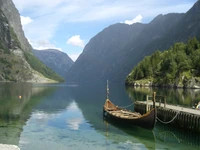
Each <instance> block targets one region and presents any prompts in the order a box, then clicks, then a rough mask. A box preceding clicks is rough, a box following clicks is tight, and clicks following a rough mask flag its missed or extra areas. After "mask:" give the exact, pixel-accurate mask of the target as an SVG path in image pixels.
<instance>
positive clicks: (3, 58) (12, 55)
mask: <svg viewBox="0 0 200 150" xmlns="http://www.w3.org/2000/svg"><path fill="white" fill-rule="evenodd" d="M52 79H53V80H52ZM0 81H15V82H55V81H62V78H61V77H59V76H58V75H56V74H55V72H53V71H52V70H51V69H49V68H47V67H46V66H45V65H44V64H42V63H41V62H40V61H39V60H38V59H37V58H35V56H34V55H33V54H32V47H31V46H30V44H29V43H28V41H27V39H26V38H25V36H24V32H23V30H22V25H21V22H20V15H19V12H18V11H17V9H16V8H15V6H14V4H13V2H12V1H11V0H6V1H5V0H0Z"/></svg>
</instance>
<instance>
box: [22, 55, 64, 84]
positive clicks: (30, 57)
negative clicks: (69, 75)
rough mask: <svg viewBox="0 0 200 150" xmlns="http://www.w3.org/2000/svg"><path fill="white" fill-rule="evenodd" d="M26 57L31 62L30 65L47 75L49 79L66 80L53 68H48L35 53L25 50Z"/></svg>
mask: <svg viewBox="0 0 200 150" xmlns="http://www.w3.org/2000/svg"><path fill="white" fill-rule="evenodd" d="M24 55H25V58H26V60H27V62H28V63H29V64H30V66H31V67H32V68H33V69H34V70H36V71H38V72H40V73H41V74H43V75H44V76H45V77H47V78H49V79H53V80H55V81H59V82H64V79H63V78H62V77H60V76H59V75H57V74H56V73H55V72H54V71H53V70H51V69H50V68H48V67H47V66H46V65H44V64H43V63H42V62H41V61H40V60H39V59H37V58H36V57H35V56H34V55H33V54H31V53H27V52H24Z"/></svg>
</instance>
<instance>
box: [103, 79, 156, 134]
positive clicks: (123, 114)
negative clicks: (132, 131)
mask: <svg viewBox="0 0 200 150" xmlns="http://www.w3.org/2000/svg"><path fill="white" fill-rule="evenodd" d="M108 93H109V89H108V83H107V99H106V101H105V104H104V106H103V115H104V117H108V118H110V119H113V120H114V121H116V122H117V123H120V124H124V125H131V126H132V125H136V126H140V127H143V128H146V129H150V130H152V129H153V128H154V125H155V122H156V108H155V92H154V98H153V99H154V100H153V102H154V105H153V108H152V109H151V110H150V111H148V112H147V113H145V114H140V113H138V112H133V111H129V110H126V109H123V108H120V107H118V106H116V105H115V104H113V103H112V102H111V101H110V100H109V98H108Z"/></svg>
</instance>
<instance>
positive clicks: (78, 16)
mask: <svg viewBox="0 0 200 150" xmlns="http://www.w3.org/2000/svg"><path fill="white" fill-rule="evenodd" d="M196 1H197V0H13V2H14V4H15V6H16V8H17V9H18V10H19V13H20V15H21V22H22V25H23V30H24V32H25V36H26V38H27V39H28V40H29V42H30V44H31V45H32V47H33V48H35V49H48V48H54V49H58V50H61V51H63V52H65V53H67V54H68V55H69V56H70V57H71V58H72V59H73V60H74V61H75V60H76V59H77V57H78V56H79V55H80V53H81V52H82V51H83V49H84V46H85V45H86V44H87V43H88V42H89V40H90V39H91V38H92V37H93V36H95V35H96V34H97V33H99V32H100V31H102V30H103V29H104V28H106V27H108V26H109V25H111V24H115V23H126V24H132V23H135V22H141V23H149V22H150V21H151V20H152V19H153V18H155V17H156V16H157V15H159V14H167V13H173V12H176V13H183V12H186V11H188V10H189V9H190V8H191V7H192V6H193V4H194V3H195V2H196Z"/></svg>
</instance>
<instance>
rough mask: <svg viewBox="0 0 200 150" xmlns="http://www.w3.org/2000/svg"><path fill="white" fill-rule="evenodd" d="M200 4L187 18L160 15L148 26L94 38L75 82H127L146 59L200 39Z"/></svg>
mask: <svg viewBox="0 0 200 150" xmlns="http://www.w3.org/2000/svg"><path fill="white" fill-rule="evenodd" d="M199 5H200V1H197V2H196V4H195V5H194V6H193V7H192V8H191V9H190V10H189V11H188V12H187V13H185V14H183V13H182V14H177V13H171V14H167V15H158V16H157V17H156V18H155V19H153V20H152V21H151V22H150V23H148V24H140V23H136V24H132V25H126V24H114V25H111V26H109V27H107V28H106V29H104V30H103V31H101V32H100V33H98V34H97V35H96V36H95V37H93V38H92V39H91V40H90V41H89V43H88V44H87V45H86V46H85V48H84V50H83V53H82V54H81V55H80V57H79V58H78V59H77V61H76V62H75V63H74V65H73V66H72V67H71V68H70V70H69V71H68V73H67V78H68V80H69V81H71V82H94V81H104V80H107V79H109V80H112V81H113V82H124V81H125V78H126V76H127V75H128V74H129V72H130V71H131V70H132V69H133V67H134V66H135V65H136V64H137V63H138V62H139V61H141V60H142V59H143V58H144V56H146V55H150V54H151V53H153V52H154V51H156V50H158V49H159V50H162V51H163V50H165V49H168V48H169V47H170V46H171V45H173V44H174V43H175V42H180V41H187V40H188V38H189V37H193V36H197V37H199V36H200V34H199V29H200V26H199V23H200V20H199V17H200V13H199V11H200V6H199Z"/></svg>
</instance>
